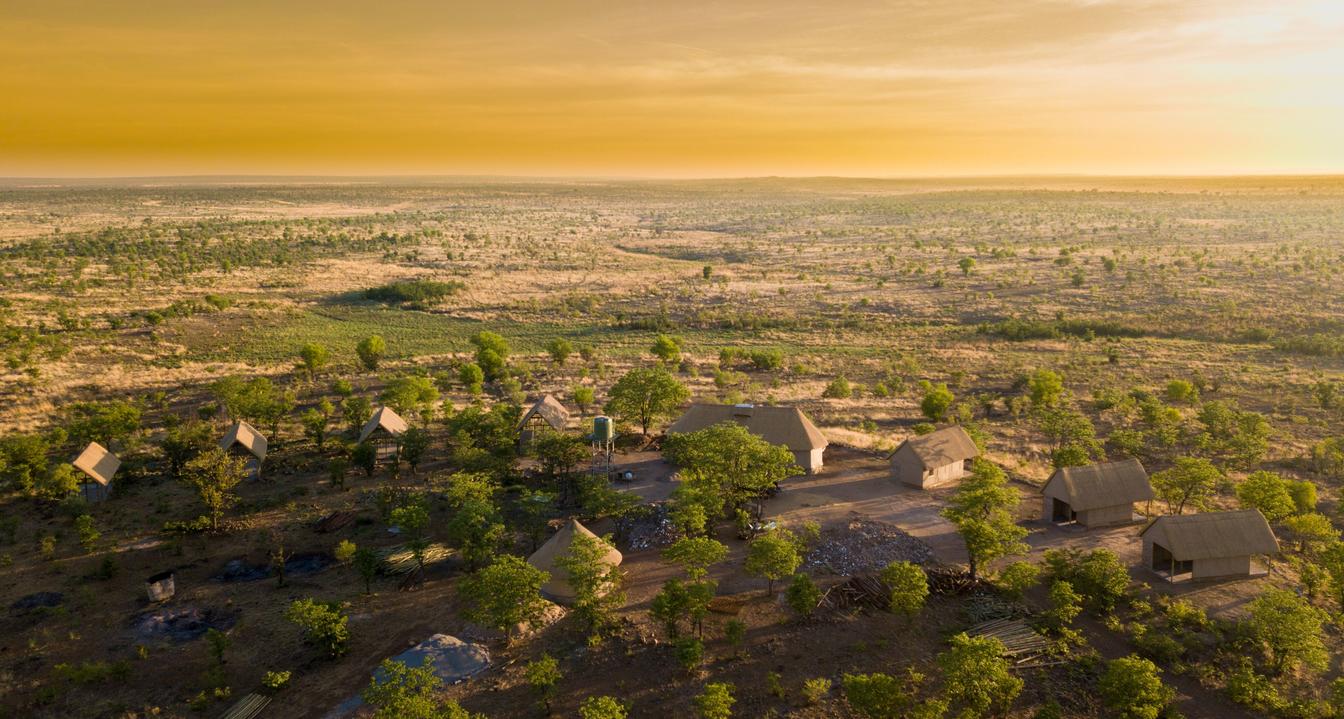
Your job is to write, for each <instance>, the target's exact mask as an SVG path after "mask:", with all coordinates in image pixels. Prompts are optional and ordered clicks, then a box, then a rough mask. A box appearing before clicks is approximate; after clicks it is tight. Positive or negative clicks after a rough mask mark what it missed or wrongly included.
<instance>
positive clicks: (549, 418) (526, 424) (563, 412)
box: [518, 394, 569, 449]
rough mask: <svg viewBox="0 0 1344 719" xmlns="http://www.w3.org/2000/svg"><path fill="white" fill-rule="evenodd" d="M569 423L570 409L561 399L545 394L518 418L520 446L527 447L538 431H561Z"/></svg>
mask: <svg viewBox="0 0 1344 719" xmlns="http://www.w3.org/2000/svg"><path fill="white" fill-rule="evenodd" d="M568 425H569V410H567V409H565V406H564V405H563V404H560V400H557V399H556V398H554V397H552V396H551V395H549V394H548V395H543V396H542V398H541V399H539V400H537V402H536V404H533V405H532V407H531V408H530V409H528V410H527V412H525V413H523V418H522V419H520V420H518V447H519V448H520V449H525V448H526V447H527V445H529V444H531V443H532V440H533V439H534V438H536V436H537V433H538V432H550V431H554V432H560V431H563V430H564V429H565V427H566V426H568Z"/></svg>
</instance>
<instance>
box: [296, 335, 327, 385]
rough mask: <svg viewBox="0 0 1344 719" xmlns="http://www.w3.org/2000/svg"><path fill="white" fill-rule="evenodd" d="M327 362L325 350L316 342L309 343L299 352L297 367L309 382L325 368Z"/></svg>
mask: <svg viewBox="0 0 1344 719" xmlns="http://www.w3.org/2000/svg"><path fill="white" fill-rule="evenodd" d="M329 360H330V357H329V355H328V354H327V348H326V347H323V346H322V345H320V344H317V343H316V342H309V343H308V344H306V345H304V346H303V348H302V349H300V350H299V367H300V368H301V369H302V370H303V373H304V374H306V375H308V379H309V380H313V379H316V378H317V373H318V372H321V371H322V368H324V367H326V366H327V362H328V361H329Z"/></svg>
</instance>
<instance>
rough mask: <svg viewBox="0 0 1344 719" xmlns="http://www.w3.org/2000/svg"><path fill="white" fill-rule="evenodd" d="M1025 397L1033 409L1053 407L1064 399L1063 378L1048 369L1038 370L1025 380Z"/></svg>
mask: <svg viewBox="0 0 1344 719" xmlns="http://www.w3.org/2000/svg"><path fill="white" fill-rule="evenodd" d="M1027 395H1028V396H1029V397H1030V398H1031V404H1032V406H1034V407H1053V406H1055V405H1057V404H1059V401H1060V400H1061V399H1063V397H1064V378H1063V377H1060V376H1059V373H1057V372H1054V371H1052V370H1048V369H1038V370H1036V371H1035V372H1032V373H1031V377H1029V378H1028V379H1027Z"/></svg>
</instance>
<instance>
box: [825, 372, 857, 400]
mask: <svg viewBox="0 0 1344 719" xmlns="http://www.w3.org/2000/svg"><path fill="white" fill-rule="evenodd" d="M853 394H854V388H853V387H851V386H849V380H848V379H845V376H844V375H840V376H838V377H836V378H835V379H833V380H831V383H830V384H828V385H826V389H824V390H822V392H821V396H822V397H825V398H826V399H849V398H850V397H851V396H853Z"/></svg>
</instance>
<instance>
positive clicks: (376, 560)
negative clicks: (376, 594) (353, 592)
mask: <svg viewBox="0 0 1344 719" xmlns="http://www.w3.org/2000/svg"><path fill="white" fill-rule="evenodd" d="M353 564H354V566H355V571H356V572H358V573H359V578H360V579H362V580H364V593H365V594H368V593H369V592H371V591H372V590H373V578H374V577H376V576H378V571H379V570H380V569H382V567H383V558H382V557H381V556H379V555H378V552H376V551H374V550H373V549H370V548H369V547H360V548H359V549H356V550H355V557H354V561H353Z"/></svg>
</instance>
